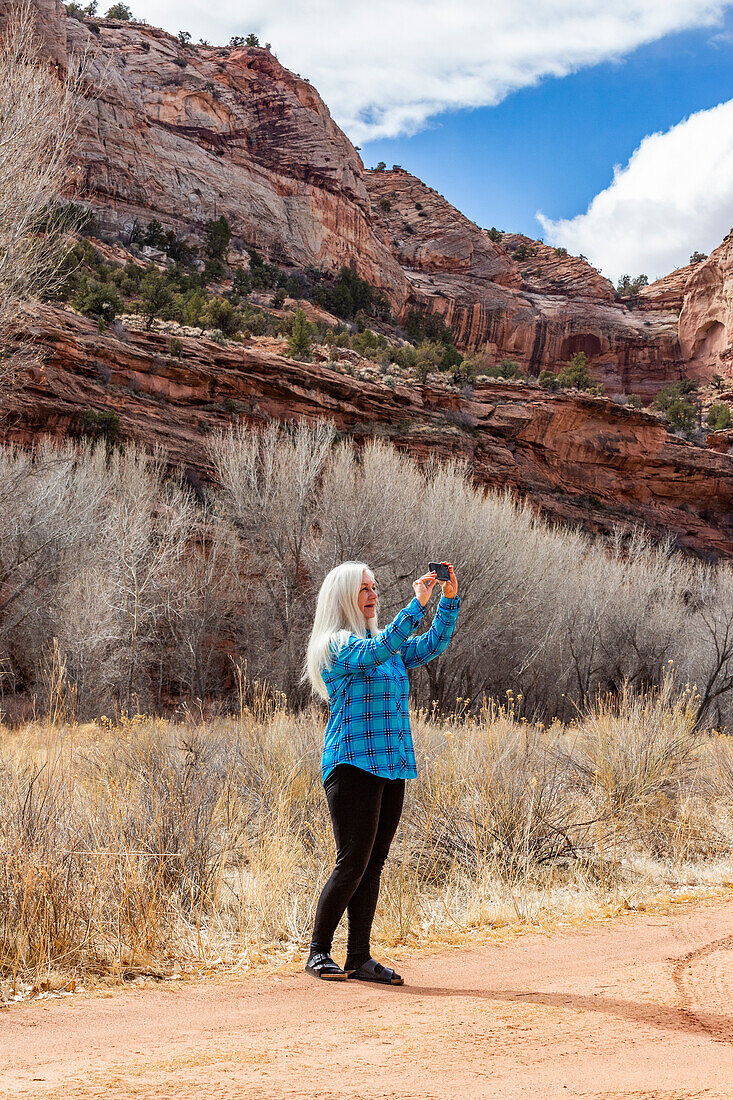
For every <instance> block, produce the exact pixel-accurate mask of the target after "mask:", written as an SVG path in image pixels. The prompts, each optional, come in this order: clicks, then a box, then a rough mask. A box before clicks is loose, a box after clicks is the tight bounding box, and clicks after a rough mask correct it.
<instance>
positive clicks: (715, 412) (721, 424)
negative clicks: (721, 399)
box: [708, 405, 730, 432]
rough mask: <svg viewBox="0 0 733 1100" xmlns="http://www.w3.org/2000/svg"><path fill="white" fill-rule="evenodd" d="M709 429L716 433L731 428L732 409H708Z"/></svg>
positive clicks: (725, 407) (720, 406)
mask: <svg viewBox="0 0 733 1100" xmlns="http://www.w3.org/2000/svg"><path fill="white" fill-rule="evenodd" d="M708 427H709V428H710V429H711V430H712V431H714V432H722V431H723V430H724V429H725V428H729V427H730V407H729V406H728V405H711V406H710V408H709V409H708Z"/></svg>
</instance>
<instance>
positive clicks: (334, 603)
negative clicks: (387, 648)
mask: <svg viewBox="0 0 733 1100" xmlns="http://www.w3.org/2000/svg"><path fill="white" fill-rule="evenodd" d="M365 570H366V572H367V574H368V575H369V576H370V577H371V579H372V580H374V574H373V572H372V571H371V569H370V568H369V566H368V565H365V564H364V562H363V561H344V562H342V563H341V565H337V566H335V568H333V569H332V570H331V572H330V573H327V574H326V576H325V577H324V579H323V584H322V585H321V587H320V589H319V591H318V599H317V601H316V613H315V616H314V618H313V629H312V630H311V636H310V638H309V640H308V649H307V651H306V656H305V665H304V666H303V675H302V676H301V678H300V682H301V683H303V684H304V683H306V682H307V681H308V680H310V684H311V687H312V688H313V691H314V692H315V693H316V695H320V697H321V698H322V699H328V690H327V688H326V685H325V684H324V682H323V676H322V675H321V673H322V672H323V669H324V668H330V666H331V662H332V660H333V655H334V651H335V652H338V650H339V648H340V647H341V646H342V645H345V644H346V642H347V641H348V639H349V635H350V634H356V635H357V636H358V637H359V638H366V637H367V635H368V634H376V632H377V616H376V609H375V615H374V618H373V619H369V620H367V619H365V618H364V612H363V611H361V609H360V608H359V603H358V600H359V592H360V590H361V586H362V581H363V577H364V571H365ZM332 643H335V646H334V648H332Z"/></svg>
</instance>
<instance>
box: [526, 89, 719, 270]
mask: <svg viewBox="0 0 733 1100" xmlns="http://www.w3.org/2000/svg"><path fill="white" fill-rule="evenodd" d="M537 219H538V221H539V223H540V225H541V226H542V228H543V230H544V235H545V240H546V241H547V242H548V243H550V244H554V245H557V246H562V247H563V248H567V250H568V251H569V252H571V253H573V254H575V255H577V254H578V253H583V254H584V255H586V256H587V257H588V259H589V260H590V261H591V263H592V264H595V265H596V266H597V267H600V268H602V270H603V273H604V275H606V276H608V278H610V279H613V280H614V281H616V280H618V279H619V278H620V277H621V276H622V275H623V274H625V273H627V272H628V273H629V274H630V275H637V274H641V273H642V272H643V273H644V274H645V275H648V276H649V279H650V280H652V279H657V278H659V277H660V276H661V275H666V274H668V273H669V272H670V271H673V270H674V268H676V267H682V266H683V265H684V264H686V263H687V262H688V260H689V257H690V255H691V254H692V253H693V252H696V251H700V252H710V251H711V250H712V249H713V248H715V246H716V245H718V244H720V242H721V240H722V239H723V237H724V236H725V235H726V234H727V233H729V232H730V229H731V224H733V99H732V100H729V101H728V102H727V103H720V104H718V106H717V107H712V108H711V109H710V110H708V111H698V112H697V114H694V115H690V117H689V118H686V119H684V121H682V122H680V123H678V124H677V125H676V126H673V127H672V129H671V130H667V132H666V133H657V134H650V135H649V136H648V137H645V138H644V140H643V141H642V143H641V145H640V146H639V148H638V149H637V150H636V151H635V152H634V154H633V156H632V157H631V159H630V161H629V163H628V164H627V165H626V166H625V167H624V168H621V167H618V166H617V167H616V168H615V169H614V178H613V182H612V183H611V185H610V186H609V187H607V188H606V190H605V191H601V192H600V193H599V194H598V195H596V197H595V198H594V199H593V201H592V202H591V204H590V206H589V207H588V209H587V210H586V212H585V214H578V215H577V217H575V218H569V219H567V220H558V221H552V220H551V219H550V218H547V217H545V215H544V214H542V213H538V214H537Z"/></svg>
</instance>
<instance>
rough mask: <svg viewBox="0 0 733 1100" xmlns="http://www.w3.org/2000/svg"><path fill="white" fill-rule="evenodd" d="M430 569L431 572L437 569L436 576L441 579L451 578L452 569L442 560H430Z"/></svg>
mask: <svg viewBox="0 0 733 1100" xmlns="http://www.w3.org/2000/svg"><path fill="white" fill-rule="evenodd" d="M428 569H429V570H430V572H431V573H432V572H433V571H435V575H436V577H437V578H438V580H439V581H449V580H450V570H449V569H448V566H447V565H443V563H442V562H440V561H429V562H428Z"/></svg>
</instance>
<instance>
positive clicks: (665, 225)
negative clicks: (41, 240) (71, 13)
mask: <svg viewBox="0 0 733 1100" xmlns="http://www.w3.org/2000/svg"><path fill="white" fill-rule="evenodd" d="M131 2H132V7H133V12H134V13H135V14H141V15H144V17H145V18H146V19H147V20H148V21H149V22H151V23H157V24H158V25H160V26H162V27H164V28H165V29H167V30H169V31H172V32H173V33H175V32H176V31H178V30H182V29H185V30H188V31H190V32H191V33H192V35H193V37H194V40H196V39H197V38H198V37H203V38H206V39H207V40H209V41H211V42H213V43H220V44H225V43H226V42H227V41H228V40H229V38H230V37H231V35H233V34H247V33H249V32H253V33H255V34H258V35H259V37H260V39H261V41H262V42H266V41H268V42H271V43H272V48H273V50H274V52H275V53H276V55H277V56H278V58H279V59H280V61H281V62H282V63H283V64H284V65H286V66H287V67H288V68H290V69H292V70H294V71H295V72H298V73H300V74H301V75H303V76H306V77H308V78H309V79H310V80H311V82H312V83H313V85H314V86H315V87H316V88H317V89H318V91H319V92H320V93H321V95H322V96H323V98H324V99H325V101H326V103H327V104H328V106H329V108H330V110H331V113H332V115H333V117H334V118H335V120H336V121H337V122H338V123H339V125H340V126H341V127H342V128H343V129H344V130H345V132H346V133H347V134H348V135H349V137H350V138H351V139H352V141H354V142H355V143H356V144H359V145H360V146H361V149H362V156H363V158H364V161H365V163H366V164H367V165H373V164H376V163H377V162H378V161H379V160H384V161H386V162H387V163H388V164H390V165H391V164H393V163H398V164H402V165H403V167H405V168H406V169H408V170H409V171H411V172H414V173H415V174H416V175H418V176H420V177H421V178H422V179H424V180H425V182H426V183H428V184H429V185H430V186H432V187H435V188H436V190H438V191H440V192H442V193H443V194H444V195H445V196H446V198H448V199H449V200H450V201H452V202H453V203H454V204H455V205H456V206H457V207H459V209H461V210H462V211H463V212H464V213H466V214H467V215H468V216H469V217H471V218H473V219H474V220H475V221H477V222H478V224H480V225H485V226H490V225H496V226H497V227H499V228H503V229H507V230H513V231H519V232H524V233H527V234H528V235H529V236H542V237H544V239H545V240H546V241H547V242H548V243H551V244H555V245H557V246H560V245H561V246H563V247H565V248H567V249H568V251H569V252H572V253H575V254H577V253H581V252H582V253H583V254H585V255H586V256H588V257H589V259H590V260H591V262H592V263H594V264H595V265H596V266H597V267H599V268H600V269H602V270H603V272H604V274H606V275H608V276H609V277H610V278H612V279H614V280H616V279H618V278H619V277H620V276H621V274H622V273H624V272H627V271H628V272H629V273H630V274H638V273H641V272H644V273H645V274H647V275H649V276H650V278H656V277H658V276H660V275H664V274H666V273H667V272H669V271H671V270H672V269H673V268H675V267H679V266H681V265H682V264H684V263H686V262H687V261H688V258H689V255H690V253H691V252H693V251H696V250H700V251H703V252H709V251H710V250H711V249H712V248H714V247H715V246H716V245H717V244H719V243H720V241H721V240H722V239H723V237H724V236H725V235H726V234H727V233H728V231H729V230H730V228H731V225H732V224H733V66H732V65H731V61H732V60H733V0H613V3H612V4H609V2H608V0H490V2H489V3H487V2H486V0H452V3H451V4H447V3H446V2H445V0H370V2H369V4H364V2H363V0H310V3H309V4H307V5H306V4H304V3H303V0H236V2H235V0H144V6H145V11H144V12H143V11H140V12H137V10H136V7H135V0H131ZM141 3H142V0H141Z"/></svg>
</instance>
